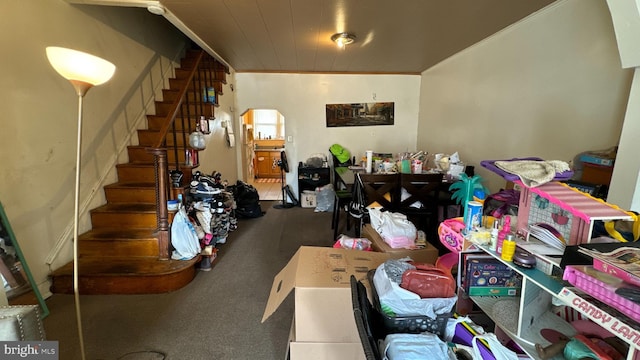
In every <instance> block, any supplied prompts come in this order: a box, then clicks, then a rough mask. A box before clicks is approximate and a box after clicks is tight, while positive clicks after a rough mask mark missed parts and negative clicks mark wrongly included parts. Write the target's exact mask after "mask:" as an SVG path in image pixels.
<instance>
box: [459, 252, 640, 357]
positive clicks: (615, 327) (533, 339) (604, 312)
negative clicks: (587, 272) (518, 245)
mask: <svg viewBox="0 0 640 360" xmlns="http://www.w3.org/2000/svg"><path fill="white" fill-rule="evenodd" d="M477 247H478V248H479V249H480V250H482V251H484V252H485V253H487V254H489V255H491V256H493V257H494V258H496V259H498V260H499V261H501V262H502V263H504V264H506V265H508V266H509V267H510V268H511V269H513V270H514V271H515V272H517V273H518V274H520V275H522V292H521V295H520V297H512V298H511V299H514V300H515V301H517V302H518V303H519V311H518V320H517V321H516V327H515V328H514V327H513V325H512V326H509V325H504V324H503V320H502V319H501V318H500V317H499V316H495V315H494V311H493V308H494V305H495V304H496V303H497V302H498V301H500V300H503V299H505V297H496V296H472V297H470V298H471V300H472V301H473V302H474V303H476V304H477V305H478V307H479V308H480V309H481V310H482V311H483V312H484V313H485V314H487V316H489V317H490V318H491V319H492V320H493V321H494V322H495V323H496V325H497V326H499V327H500V328H501V329H502V330H503V331H504V332H505V333H506V334H507V335H508V336H509V337H510V338H511V339H512V340H513V341H515V342H516V343H517V344H518V345H520V347H521V348H522V349H523V350H524V351H525V352H526V353H527V355H529V356H530V357H532V358H534V359H539V356H538V355H537V353H536V351H535V344H536V343H540V344H542V345H543V346H546V345H549V344H550V343H549V342H548V341H546V340H545V339H543V338H542V337H541V336H540V335H539V333H540V332H539V330H541V329H543V328H548V329H555V330H557V331H560V332H562V333H564V334H565V335H569V334H575V330H574V329H573V327H572V326H571V325H570V324H569V323H567V322H566V321H564V320H563V319H562V318H560V317H559V316H557V315H555V314H554V313H553V312H552V311H551V299H552V298H557V299H559V300H561V301H562V302H563V303H564V304H566V305H568V306H570V307H572V308H573V309H575V310H577V311H579V312H580V313H582V314H583V315H584V316H586V317H587V318H589V319H591V320H593V321H594V322H596V323H597V324H599V325H600V326H602V327H603V328H605V329H606V330H608V331H609V332H611V333H612V334H614V335H616V336H617V337H618V338H620V339H621V340H623V341H624V342H626V343H627V344H629V354H628V356H627V357H626V359H627V360H634V359H635V360H640V324H638V323H637V322H635V321H633V320H632V319H629V318H628V317H626V316H625V315H623V314H621V313H620V312H619V311H617V310H615V309H613V308H611V307H609V306H607V305H605V304H603V303H602V302H600V301H598V300H596V299H594V298H593V297H591V296H590V295H588V294H585V293H584V292H582V291H580V290H578V289H576V288H574V287H571V286H566V283H565V282H563V281H561V280H559V279H556V278H554V277H552V276H549V275H546V274H545V273H544V272H542V271H540V270H537V269H524V268H521V267H518V266H515V265H514V264H513V262H511V261H505V260H503V259H502V258H500V256H499V255H498V254H497V253H496V252H495V251H491V250H489V249H487V248H486V247H482V246H477ZM553 359H564V357H562V356H556V357H554V358H553Z"/></svg>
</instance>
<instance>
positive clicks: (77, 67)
mask: <svg viewBox="0 0 640 360" xmlns="http://www.w3.org/2000/svg"><path fill="white" fill-rule="evenodd" d="M47 58H48V59H49V62H50V63H51V66H53V68H54V69H55V70H56V71H57V72H58V73H59V74H60V75H62V76H63V77H64V78H65V79H67V80H69V82H71V85H73V87H74V88H75V90H76V94H77V95H78V135H77V140H76V176H75V188H74V189H75V195H74V204H73V293H74V300H75V308H76V322H77V324H78V340H79V342H80V354H81V355H82V360H85V351H84V336H83V331H82V317H81V311H80V289H79V284H78V282H79V277H78V222H79V218H80V202H79V198H80V162H81V161H80V160H81V154H82V101H83V98H84V95H85V94H86V93H87V91H89V89H91V88H92V87H93V86H95V85H100V84H103V83H105V82H107V81H109V79H111V77H112V76H113V73H114V72H115V70H116V67H115V65H113V64H112V63H110V62H108V61H106V60H104V59H101V58H99V57H96V56H93V55H90V54H87V53H84V52H81V51H77V50H72V49H66V48H61V47H53V46H50V47H47Z"/></svg>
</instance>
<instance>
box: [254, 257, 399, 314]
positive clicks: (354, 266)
mask: <svg viewBox="0 0 640 360" xmlns="http://www.w3.org/2000/svg"><path fill="white" fill-rule="evenodd" d="M388 258H389V256H388V255H387V254H384V253H376V252H370V251H358V250H347V249H334V248H330V247H316V246H301V247H300V248H299V249H298V251H297V252H296V253H295V255H294V256H293V257H292V258H291V260H289V263H288V264H287V265H286V266H285V267H284V268H283V269H282V270H281V271H280V272H279V273H278V275H276V276H275V277H274V279H273V284H272V285H271V292H270V293H269V300H268V301H267V306H266V308H265V311H264V315H263V317H262V322H264V321H265V320H266V319H268V318H269V316H271V314H273V313H274V312H275V311H276V309H278V307H279V306H280V304H282V302H283V301H284V300H285V299H286V298H287V296H288V295H289V293H291V290H293V289H294V288H296V287H299V288H300V287H303V288H349V287H350V282H349V278H350V276H351V275H352V274H353V275H355V276H356V278H358V280H364V279H366V277H367V271H369V269H372V268H375V267H377V266H378V265H379V264H381V263H383V262H384V261H385V260H387V259H388Z"/></svg>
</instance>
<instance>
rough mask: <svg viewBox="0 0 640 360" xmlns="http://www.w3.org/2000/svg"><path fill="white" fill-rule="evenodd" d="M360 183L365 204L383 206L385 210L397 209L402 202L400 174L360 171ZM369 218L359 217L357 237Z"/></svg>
mask: <svg viewBox="0 0 640 360" xmlns="http://www.w3.org/2000/svg"><path fill="white" fill-rule="evenodd" d="M358 177H359V178H360V184H358V182H356V184H354V186H361V187H362V188H361V190H362V194H363V195H364V204H363V205H364V206H376V207H382V208H383V209H384V210H388V211H397V210H398V206H399V204H400V174H365V173H359V174H358ZM367 221H368V219H367V218H365V217H361V218H358V226H357V227H356V237H360V233H361V230H362V226H363V224H364V223H365V222H367Z"/></svg>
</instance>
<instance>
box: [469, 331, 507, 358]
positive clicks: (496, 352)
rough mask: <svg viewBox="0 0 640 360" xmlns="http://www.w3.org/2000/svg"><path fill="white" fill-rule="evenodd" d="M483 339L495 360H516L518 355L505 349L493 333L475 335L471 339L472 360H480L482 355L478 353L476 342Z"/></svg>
mask: <svg viewBox="0 0 640 360" xmlns="http://www.w3.org/2000/svg"><path fill="white" fill-rule="evenodd" d="M479 339H484V340H485V341H486V342H487V343H488V344H489V348H490V349H491V353H492V354H493V356H494V357H495V358H496V360H518V355H517V354H516V353H515V352H513V351H511V350H509V349H507V348H506V347H505V346H504V345H502V343H501V342H500V340H498V338H497V337H496V334H494V333H486V334H483V335H476V336H475V337H474V338H473V358H474V359H476V358H477V359H482V354H481V353H480V349H478V340H479Z"/></svg>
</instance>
